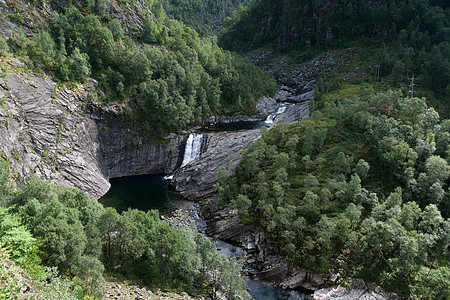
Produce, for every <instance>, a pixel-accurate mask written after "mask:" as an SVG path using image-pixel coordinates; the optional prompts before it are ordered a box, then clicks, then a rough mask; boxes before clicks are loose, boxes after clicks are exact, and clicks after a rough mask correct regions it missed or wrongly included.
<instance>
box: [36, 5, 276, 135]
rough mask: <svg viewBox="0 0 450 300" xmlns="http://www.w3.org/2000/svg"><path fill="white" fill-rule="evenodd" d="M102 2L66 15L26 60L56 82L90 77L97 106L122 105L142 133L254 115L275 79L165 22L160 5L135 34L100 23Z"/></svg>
mask: <svg viewBox="0 0 450 300" xmlns="http://www.w3.org/2000/svg"><path fill="white" fill-rule="evenodd" d="M102 3H103V4H104V3H105V2H104V1H96V5H95V7H91V10H93V11H95V12H96V13H97V15H94V14H82V13H81V11H80V10H78V9H77V8H75V7H74V6H68V7H67V8H65V9H64V10H63V11H61V12H60V13H59V14H57V15H56V16H55V18H54V19H53V21H52V23H51V26H50V30H49V32H42V33H41V34H40V35H39V36H38V37H37V38H36V42H35V43H31V44H30V45H29V46H28V48H29V55H30V57H31V58H32V59H33V61H34V62H35V64H36V65H37V66H39V67H41V68H45V69H48V70H51V71H54V74H55V76H56V77H57V78H58V79H59V80H61V81H67V80H69V81H85V80H86V79H87V78H88V77H89V76H93V77H94V78H95V79H97V80H98V81H99V83H100V85H101V88H102V90H103V91H104V92H105V93H104V99H103V100H104V101H105V102H109V101H116V100H120V101H124V100H127V101H129V103H130V104H131V107H132V108H133V110H134V113H133V116H134V118H135V119H136V121H138V122H139V123H140V124H141V125H142V127H143V128H144V129H147V130H148V129H152V128H155V127H156V128H157V129H158V130H159V132H161V131H163V132H164V131H166V132H167V131H179V130H181V129H183V128H185V127H187V126H189V125H191V124H199V123H201V122H202V121H203V120H204V119H206V118H207V117H209V116H210V115H211V114H233V113H237V112H239V113H253V112H254V111H255V104H256V101H257V100H258V98H259V97H260V96H262V95H264V94H271V93H273V92H274V91H275V89H276V84H275V82H274V80H273V79H271V78H269V77H268V75H266V74H264V73H263V72H262V71H260V70H259V69H258V68H257V67H256V66H254V65H253V64H251V63H250V62H249V61H248V60H245V59H243V58H241V57H238V56H237V55H235V54H232V53H230V52H228V51H224V50H222V49H220V48H219V47H217V46H216V45H213V44H211V43H209V42H206V41H203V40H201V39H200V38H199V36H198V34H197V33H196V32H195V31H194V30H193V29H191V28H189V27H185V26H184V25H182V24H181V23H179V22H177V21H175V20H172V19H169V18H168V17H167V16H166V14H165V13H164V10H162V7H161V2H159V1H156V2H153V1H152V2H149V3H147V4H148V5H149V7H148V8H149V9H150V10H152V12H153V13H154V14H156V15H157V17H156V18H155V16H154V15H151V14H149V13H148V11H147V13H146V14H144V15H143V23H144V24H143V26H142V29H139V30H138V31H137V32H129V30H127V29H126V27H125V24H121V22H120V21H118V20H116V19H113V20H111V21H109V22H108V23H102V20H104V19H108V18H106V17H107V16H109V15H108V12H107V10H106V9H103V8H101V7H102V5H103V4H102ZM133 5H136V4H133ZM136 9H137V10H140V9H142V8H140V7H136ZM100 16H102V17H103V18H100ZM144 16H145V18H144Z"/></svg>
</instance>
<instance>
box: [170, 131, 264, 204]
mask: <svg viewBox="0 0 450 300" xmlns="http://www.w3.org/2000/svg"><path fill="white" fill-rule="evenodd" d="M259 136H260V132H259V130H248V131H239V132H218V133H209V134H208V140H207V144H206V151H205V152H204V153H203V154H202V155H200V157H198V158H196V159H194V160H193V161H191V162H190V163H188V164H187V165H186V166H185V167H184V168H182V169H181V170H179V171H177V172H176V174H175V175H174V177H173V179H172V181H171V184H172V185H173V186H174V187H175V189H176V190H177V191H179V192H180V194H181V195H183V196H184V197H186V198H188V199H192V200H194V199H196V200H200V199H202V198H205V197H207V196H211V195H212V194H213V192H214V190H213V185H214V184H215V183H216V181H217V175H216V173H217V171H218V170H219V169H220V168H222V167H224V168H226V169H227V170H228V171H229V172H231V173H232V172H234V169H235V167H236V165H237V164H238V163H239V161H240V160H241V159H242V155H243V152H244V150H245V148H246V147H247V145H248V144H249V143H250V142H252V141H254V140H256V139H257V138H258V137H259Z"/></svg>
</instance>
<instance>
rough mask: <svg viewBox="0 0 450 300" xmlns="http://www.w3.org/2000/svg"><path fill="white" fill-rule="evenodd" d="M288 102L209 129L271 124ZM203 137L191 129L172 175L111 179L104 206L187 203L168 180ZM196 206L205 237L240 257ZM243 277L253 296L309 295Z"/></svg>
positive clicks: (162, 207)
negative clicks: (259, 117) (211, 232)
mask: <svg viewBox="0 0 450 300" xmlns="http://www.w3.org/2000/svg"><path fill="white" fill-rule="evenodd" d="M287 106H288V104H282V105H280V108H279V109H278V111H277V112H275V113H272V114H270V115H269V116H268V117H267V119H266V121H265V122H250V123H248V122H247V123H246V122H237V123H225V124H218V125H216V126H215V127H213V128H210V129H211V130H218V131H230V130H231V131H232V130H245V129H253V128H258V127H261V126H270V125H273V123H274V120H275V118H276V117H277V116H278V115H279V114H281V113H283V112H284V111H285V110H286V107H287ZM206 141H207V134H206V133H191V134H190V135H189V137H188V139H187V141H186V146H185V150H184V156H183V161H182V163H181V165H180V167H179V168H178V169H177V170H175V171H174V173H173V174H171V175H166V176H164V175H144V176H130V177H122V178H113V179H111V180H110V183H111V189H110V190H109V191H108V193H107V194H106V195H105V196H103V197H102V198H101V199H100V202H101V203H102V204H103V205H105V206H112V207H115V208H116V209H117V210H118V211H124V210H127V209H128V208H136V209H139V210H143V211H147V210H150V209H157V210H159V211H160V212H161V213H162V214H169V213H170V211H171V210H174V209H176V208H179V207H189V205H187V206H186V205H181V204H182V203H183V202H185V201H186V200H185V199H183V198H182V197H180V196H179V195H178V194H177V193H176V192H175V191H173V190H172V189H171V187H170V185H169V181H170V180H171V179H172V177H173V175H174V174H175V173H176V172H177V171H178V170H179V169H181V168H182V167H184V166H185V165H187V164H188V163H189V162H191V161H192V160H194V159H195V158H197V157H199V156H200V155H201V154H202V152H203V151H204V149H205V144H206ZM199 210H200V207H199V205H198V204H195V205H194V206H192V205H191V212H192V214H193V215H194V218H195V221H196V223H197V227H198V229H199V231H200V232H201V233H202V234H203V235H204V236H205V237H206V238H208V239H210V240H211V241H214V242H215V243H216V247H217V250H218V251H219V252H220V253H222V254H225V255H226V256H227V257H229V258H231V257H238V258H239V257H242V256H244V255H245V251H244V250H243V249H242V248H240V247H237V246H234V245H231V244H228V243H226V242H224V241H221V240H217V239H214V238H212V237H209V236H207V235H206V222H205V220H203V219H202V218H201V217H200V215H199ZM244 268H247V271H248V268H249V267H248V266H244ZM252 271H254V270H252ZM246 277H247V289H248V291H249V293H250V295H251V296H252V298H253V299H257V300H259V299H268V300H276V299H292V300H299V299H311V298H310V297H309V296H308V295H306V294H303V293H301V292H299V291H290V290H283V289H281V288H275V287H271V286H265V285H263V284H262V283H259V282H256V281H254V280H253V279H252V278H251V277H250V276H246Z"/></svg>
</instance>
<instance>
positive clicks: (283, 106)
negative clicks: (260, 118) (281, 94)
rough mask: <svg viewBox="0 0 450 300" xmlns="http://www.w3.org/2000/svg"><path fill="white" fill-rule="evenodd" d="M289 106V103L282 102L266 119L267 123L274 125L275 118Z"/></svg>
mask: <svg viewBox="0 0 450 300" xmlns="http://www.w3.org/2000/svg"><path fill="white" fill-rule="evenodd" d="M287 107H288V105H287V104H286V103H281V104H280V107H279V108H278V110H277V111H276V112H274V113H271V114H270V115H269V116H268V117H267V119H266V120H265V121H264V123H266V124H267V125H272V124H273V122H274V121H275V118H276V117H277V116H278V115H279V114H282V113H284V112H285V111H286V108H287Z"/></svg>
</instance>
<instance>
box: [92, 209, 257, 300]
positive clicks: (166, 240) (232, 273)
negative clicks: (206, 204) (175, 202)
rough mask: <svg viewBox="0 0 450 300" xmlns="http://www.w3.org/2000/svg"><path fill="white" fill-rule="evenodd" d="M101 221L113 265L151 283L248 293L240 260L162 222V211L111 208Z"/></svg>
mask: <svg viewBox="0 0 450 300" xmlns="http://www.w3.org/2000/svg"><path fill="white" fill-rule="evenodd" d="M98 224H99V229H100V232H101V235H102V240H103V241H104V243H103V248H104V251H103V261H104V262H105V265H106V267H107V268H108V269H111V270H115V271H116V272H120V273H122V274H124V275H126V276H129V277H133V278H140V279H141V281H142V282H144V283H146V284H163V285H166V286H171V287H174V288H179V287H182V288H187V289H198V290H203V289H206V288H211V287H213V288H215V289H222V290H224V291H225V292H226V293H228V294H229V295H230V297H231V298H233V299H234V298H236V297H237V295H238V294H239V295H243V296H245V297H248V294H247V292H246V291H245V281H244V282H243V283H242V280H241V279H240V278H239V277H238V273H239V267H238V266H237V264H236V262H235V261H232V260H228V259H227V258H226V257H225V256H223V255H221V254H219V253H218V252H217V251H216V249H215V246H214V245H213V244H212V243H211V242H210V241H208V240H206V239H205V238H203V237H202V236H201V235H200V234H193V233H192V231H191V230H190V229H188V228H182V229H181V230H177V229H175V228H173V227H171V226H170V225H169V224H167V223H166V222H163V221H161V220H160V219H159V214H158V212H157V211H149V212H146V213H145V212H142V211H138V210H128V211H125V212H123V213H122V214H121V215H119V214H118V213H117V212H116V210H115V209H113V208H107V209H106V210H105V212H104V213H103V215H102V216H101V217H100V219H99V222H98ZM233 295H234V296H233Z"/></svg>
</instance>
